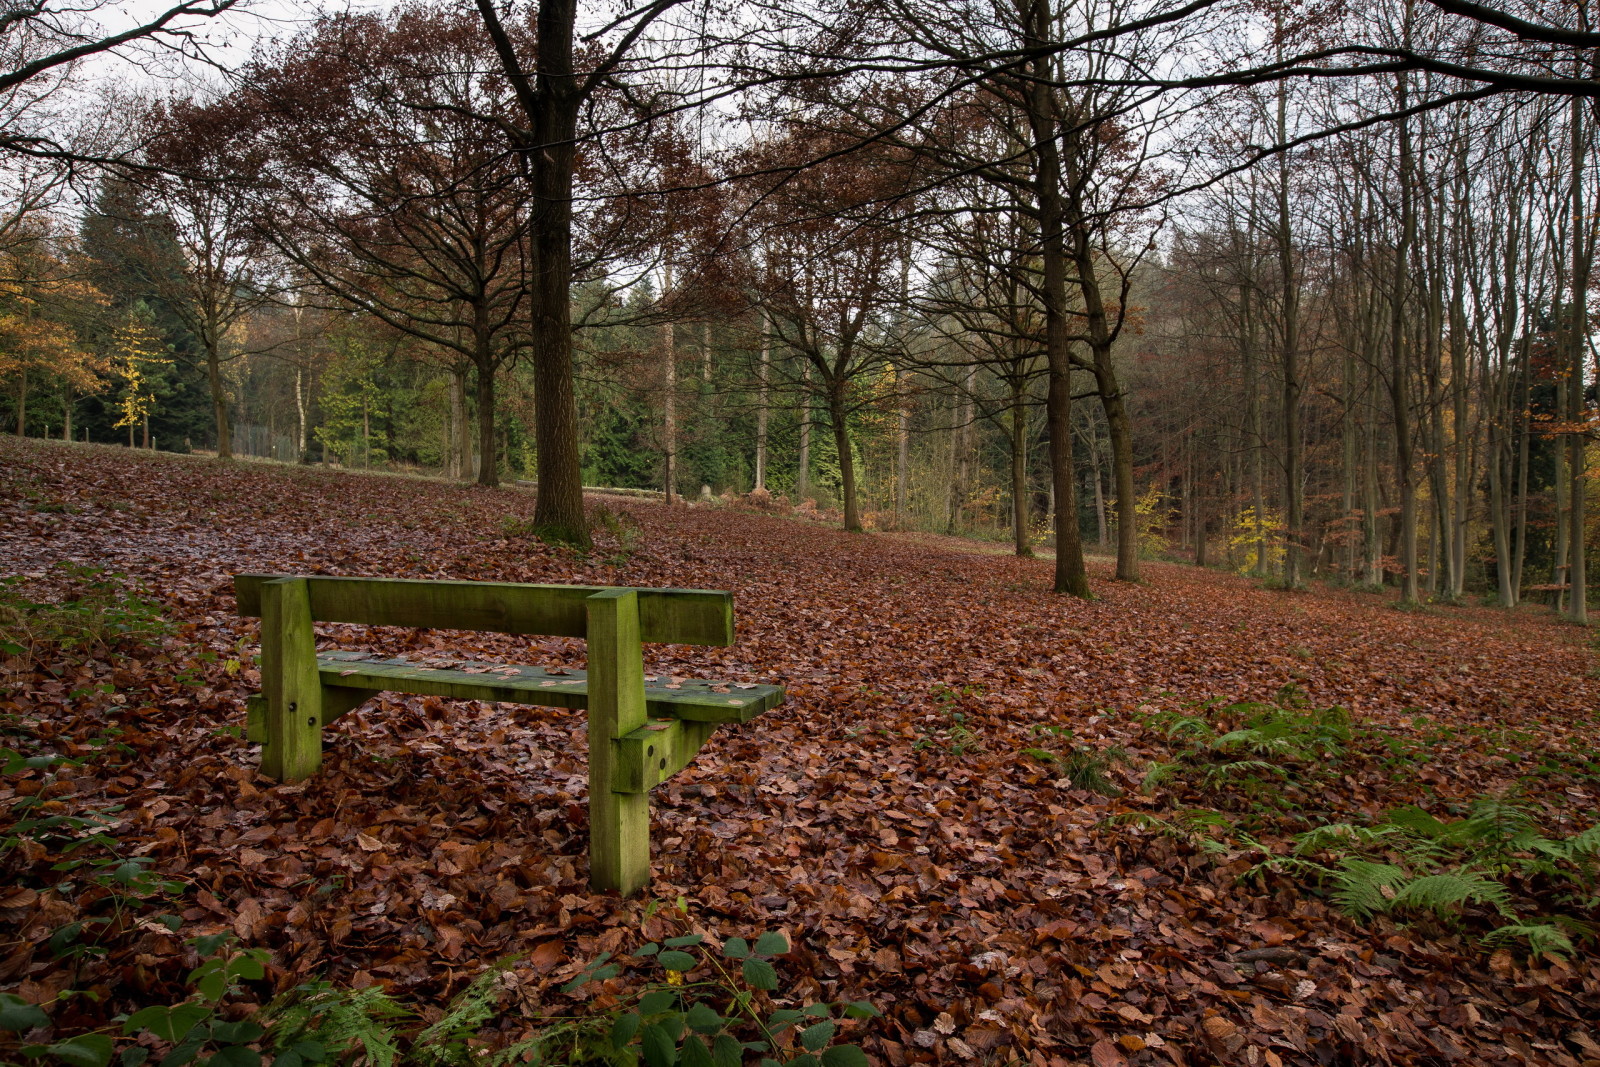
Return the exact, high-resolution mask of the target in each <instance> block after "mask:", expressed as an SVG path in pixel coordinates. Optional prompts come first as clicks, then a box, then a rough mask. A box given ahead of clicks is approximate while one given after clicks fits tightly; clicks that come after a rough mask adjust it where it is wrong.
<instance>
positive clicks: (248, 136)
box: [0, 0, 1600, 619]
mask: <svg viewBox="0 0 1600 1067" xmlns="http://www.w3.org/2000/svg"><path fill="white" fill-rule="evenodd" d="M232 8H233V5H232V4H231V3H223V4H221V5H218V6H216V7H202V6H200V5H196V4H192V3H191V4H184V5H180V6H179V7H178V8H175V9H173V11H174V12H175V13H176V15H175V17H176V18H177V21H174V22H171V23H167V24H162V25H159V26H157V27H156V28H155V29H150V28H149V27H146V28H145V29H144V31H143V32H141V33H140V34H136V35H135V43H137V42H139V41H142V42H143V44H144V47H143V48H142V49H136V50H134V51H129V50H128V45H127V44H126V43H124V44H123V45H122V46H121V50H120V51H118V50H117V49H111V50H110V51H107V50H106V48H107V47H108V41H109V42H110V43H112V44H115V43H116V42H114V41H110V38H99V37H96V36H95V33H94V32H91V27H97V26H98V24H97V23H93V22H92V21H91V19H90V15H89V14H88V13H83V12H79V13H73V14H68V13H62V12H54V11H52V10H51V9H50V5H48V4H45V5H43V6H41V7H40V8H38V9H37V10H34V11H32V13H31V14H28V15H27V16H26V17H24V18H21V19H20V20H19V21H17V22H15V23H11V24H8V27H9V28H8V29H7V30H6V33H7V34H8V37H7V44H8V47H10V48H12V49H13V52H14V56H13V58H14V60H15V66H16V71H17V73H16V74H15V75H14V76H12V77H11V78H10V79H9V80H8V81H7V83H6V85H5V87H4V89H3V92H4V93H5V94H6V96H5V104H4V107H5V113H4V115H3V116H0V118H3V121H4V123H5V129H6V140H5V147H6V148H7V151H6V153H5V156H4V166H5V176H6V180H7V182H8V188H7V196H6V199H5V201H4V203H5V212H4V217H3V218H0V261H3V271H0V273H3V276H4V278H3V289H0V380H3V382H4V390H3V393H0V419H3V420H4V424H5V425H7V426H8V427H9V428H11V429H12V430H13V431H14V432H15V433H17V434H19V435H27V436H37V437H55V438H60V439H62V440H72V441H95V442H112V443H121V444H125V445H127V446H129V447H135V448H153V449H160V450H169V451H179V452H188V451H205V452H212V453H215V454H217V455H218V456H221V457H230V456H251V457H263V458H270V459H274V460H279V461H283V462H289V463H302V464H308V463H309V464H332V465H339V466H344V467H360V468H370V469H384V470H407V471H421V472H426V473H432V474H440V475H444V476H448V477H451V478H458V479H463V480H476V481H478V482H479V483H481V484H484V485H493V484H497V483H498V482H499V481H500V480H502V479H526V480H528V481H530V482H533V483H535V484H538V485H539V486H540V488H541V493H542V497H544V498H547V499H548V501H549V507H548V509H545V507H544V505H541V515H540V519H539V525H540V527H541V529H542V530H544V531H545V532H546V533H548V534H549V535H551V536H554V537H556V538H558V539H559V538H563V537H565V538H567V539H578V540H581V539H583V538H584V537H585V536H586V534H585V533H584V532H583V530H584V527H583V524H582V523H581V522H579V521H577V520H576V519H574V517H573V516H574V515H575V514H577V513H578V510H581V502H580V503H577V504H574V503H573V502H574V501H575V500H577V499H578V498H577V497H576V496H575V494H576V493H577V492H578V487H579V486H580V485H589V486H608V487H617V488H632V489H648V490H656V491H660V492H663V493H664V494H665V495H666V496H667V497H668V498H669V499H672V498H675V497H677V496H680V495H681V496H684V497H687V498H689V499H691V500H693V499H695V498H697V497H700V496H703V495H704V494H706V493H709V494H711V495H713V496H716V497H729V496H733V497H739V498H741V499H743V500H744V501H746V502H749V503H753V504H755V505H757V506H761V507H770V508H777V509H780V510H781V509H784V508H789V507H804V508H810V507H817V508H820V509H822V510H823V511H824V512H827V511H828V510H830V509H832V510H836V511H837V512H838V514H839V518H840V519H841V520H842V521H843V523H844V524H845V526H846V528H849V529H860V528H880V529H886V528H900V529H921V530H932V531H939V532H960V533H968V534H976V535H979V536H986V537H993V538H996V539H1004V538H1009V539H1011V540H1012V541H1013V542H1014V544H1015V548H1016V551H1017V552H1019V553H1023V554H1027V553H1030V552H1031V551H1032V550H1033V549H1034V547H1035V546H1039V545H1045V546H1048V547H1053V548H1055V549H1057V558H1058V568H1057V580H1056V585H1057V588H1058V590H1062V591H1071V592H1079V593H1082V592H1084V591H1085V590H1086V586H1084V585H1083V583H1082V580H1081V574H1082V566H1081V546H1080V542H1088V543H1091V544H1099V545H1102V546H1106V548H1107V550H1108V551H1109V550H1112V549H1114V550H1115V551H1116V553H1117V556H1118V574H1119V576H1120V577H1123V578H1129V579H1131V578H1137V577H1138V575H1139V561H1140V559H1141V558H1148V557H1152V556H1159V555H1162V554H1174V555H1178V556H1181V557H1183V558H1187V559H1193V560H1194V561H1195V562H1198V563H1202V564H1220V563H1225V564H1226V565H1228V566H1230V567H1233V568H1236V569H1239V570H1241V571H1246V572H1250V573H1254V574H1257V575H1260V576H1266V577H1271V578H1273V579H1274V580H1276V581H1280V582H1282V583H1284V584H1285V585H1288V586H1291V587H1292V586H1297V585H1300V584H1302V583H1303V582H1304V581H1305V580H1306V579H1307V578H1310V577H1318V578H1323V579H1328V580H1335V581H1340V582H1347V583H1351V584H1356V585H1363V586H1367V587H1380V586H1382V585H1397V586H1399V587H1400V590H1401V594H1402V596H1403V598H1404V599H1407V600H1417V599H1419V598H1421V597H1423V596H1425V595H1426V596H1431V597H1436V598H1445V599H1460V598H1461V597H1463V596H1465V595H1467V594H1468V593H1473V594H1482V595H1487V596H1490V597H1493V598H1494V599H1495V600H1496V601H1497V602H1499V603H1501V604H1504V605H1512V604H1515V603H1517V602H1518V601H1519V600H1520V599H1522V598H1524V597H1528V596H1534V597H1539V598H1546V599H1549V600H1551V601H1552V602H1554V603H1555V604H1556V606H1557V607H1558V609H1560V610H1564V611H1566V612H1567V613H1568V614H1570V615H1572V616H1573V617H1574V618H1577V619H1582V618H1583V617H1584V616H1585V605H1586V600H1587V593H1586V588H1587V584H1588V583H1587V575H1588V571H1589V568H1590V563H1589V561H1588V559H1587V554H1586V553H1585V551H1584V548H1585V545H1586V543H1587V541H1588V539H1589V537H1590V533H1591V530H1590V528H1591V525H1592V523H1591V519H1590V512H1591V511H1592V508H1591V507H1590V506H1589V503H1588V500H1587V496H1588V494H1587V492H1586V486H1587V482H1588V477H1589V470H1590V467H1591V462H1590V457H1589V445H1590V443H1591V439H1592V436H1593V435H1592V433H1591V426H1590V422H1591V413H1592V410H1593V408H1594V405H1595V392H1594V385H1593V378H1594V365H1593V359H1592V357H1593V348H1592V341H1593V338H1592V331H1591V325H1592V324H1591V318H1590V310H1589V300H1588V296H1589V290H1590V289H1591V288H1592V286H1593V270H1592V262H1593V257H1594V248H1595V228H1596V219H1597V218H1600V213H1597V212H1596V211H1595V210H1593V207H1592V204H1593V200H1594V198H1595V196H1596V193H1597V191H1600V189H1597V184H1596V171H1595V167H1594V158H1593V157H1594V147H1595V145H1594V141H1595V133H1596V129H1597V126H1600V124H1597V123H1596V122H1595V121H1594V118H1593V116H1592V115H1591V111H1592V105H1591V103H1590V101H1591V100H1592V99H1593V97H1594V83H1593V81H1592V80H1590V79H1589V78H1588V74H1589V73H1590V70H1591V68H1590V66H1589V65H1588V64H1590V62H1591V59H1590V58H1589V57H1590V55H1591V51H1590V49H1591V48H1592V46H1593V45H1594V44H1595V40H1596V39H1595V38H1594V35H1592V34H1590V33H1589V32H1588V29H1587V22H1586V19H1587V14H1586V13H1585V12H1586V9H1585V8H1583V7H1582V6H1581V5H1580V7H1579V8H1577V9H1568V8H1561V9H1560V10H1556V9H1554V8H1551V9H1550V10H1549V11H1545V10H1544V9H1543V8H1539V7H1537V5H1534V6H1531V7H1529V9H1528V10H1527V11H1524V12H1522V13H1521V15H1518V14H1514V13H1505V12H1486V11H1485V9H1479V8H1471V9H1468V8H1465V7H1462V6H1461V5H1459V4H1455V3H1444V2H1436V3H1415V2H1405V3H1395V4H1388V5H1377V6H1367V5H1363V6H1361V7H1360V8H1359V10H1357V9H1345V8H1343V7H1342V6H1340V5H1338V4H1331V5H1294V4H1285V5H1252V4H1239V5H1225V4H1217V3H1196V4H1190V5H1188V6H1186V7H1173V6H1171V5H1165V4H1161V3H1154V4H1126V3H1124V2H1122V0H1086V2H1083V3H1062V4H1051V3H1028V4H1018V5H1015V6H1009V5H1001V6H998V7H992V8H991V7H989V6H986V5H955V6H954V7H951V6H950V5H929V6H923V5H919V4H915V3H903V4H892V5H888V6H883V7H874V8H872V9H862V10H857V9H855V8H851V7H848V6H840V7H838V9H837V10H834V8H833V7H828V6H826V5H825V6H824V8H819V9H818V10H817V11H815V12H795V11H788V10H785V9H782V8H779V7H767V6H761V7H752V8H751V9H749V11H747V12H746V13H745V14H744V15H728V14H722V13H717V12H713V11H712V10H711V9H709V8H707V9H706V10H703V11H702V10H700V9H699V8H696V7H694V6H693V5H687V4H670V3H664V4H657V5H653V6H651V7H650V8H648V9H647V10H646V9H641V10H639V11H630V12H622V13H620V15H619V17H620V20H621V21H619V22H617V23H614V24H607V23H606V21H605V15H604V13H603V12H600V11H598V10H597V11H594V12H588V11H584V12H579V11H578V10H577V9H576V7H575V6H569V5H561V4H557V5H540V6H536V7H534V8H530V9H528V10H526V11H522V10H520V9H519V10H517V11H515V12H513V13H512V15H511V16H510V17H507V18H505V19H504V20H502V19H501V17H500V16H499V15H497V14H494V12H493V11H492V10H491V9H489V8H484V7H481V6H480V7H479V8H478V9H471V8H463V7H458V6H453V5H450V4H438V3H428V2H409V3H406V4H401V5H396V6H393V7H390V8H387V9H384V10H381V11H378V10H374V11H365V12H347V13H326V14H317V15H313V16H307V17H306V18H304V19H301V20H299V21H296V22H293V23H292V24H263V25H269V26H271V28H272V32H270V33H269V32H253V33H252V35H251V36H250V39H249V40H248V41H246V42H244V43H241V40H240V39H239V38H237V37H236V39H235V40H234V41H233V43H232V45H231V49H230V50H225V51H223V52H221V53H216V52H209V51H207V46H206V45H205V44H204V43H203V36H201V35H197V34H195V33H194V32H193V31H192V27H193V26H196V25H200V24H209V21H210V20H212V19H214V18H217V17H219V16H222V17H234V16H236V15H238V14H239V12H237V11H233V10H230V9H232ZM113 10H114V9H106V11H104V12H101V15H102V16H105V15H107V14H108V13H110V12H112V11H113ZM1574 11H1576V14H1574ZM169 14H170V13H169ZM1524 15H1525V16H1527V18H1523V17H1522V16H1524ZM185 19H187V20H188V21H187V22H185V21H184V20H185ZM563 19H565V20H566V25H567V27H568V29H567V30H566V31H564V33H563V32H562V31H560V28H559V26H558V25H557V24H558V23H561V22H562V20H563ZM1573 19H1576V20H1577V21H1576V22H1573ZM541 20H543V21H541ZM591 23H592V25H591ZM1569 23H1570V24H1571V25H1570V26H1569V25H1568V24H1569ZM152 25H155V24H152ZM179 26H189V27H191V28H190V29H185V30H183V31H181V32H180V31H177V27H179ZM261 28H262V27H261V26H255V30H256V31H260V30H261ZM574 28H575V29H574ZM96 32H98V30H97V31H96ZM240 32H241V33H242V32H243V31H242V30H241V31H240ZM574 32H576V33H577V34H578V36H577V37H573V33H574ZM74 42H87V43H83V44H77V43H74ZM197 42H202V43H197ZM75 49H76V53H75V52H74V50H75ZM113 55H115V56H116V57H117V58H114V59H113V58H110V57H111V56H113ZM219 55H221V56H226V57H230V61H229V62H227V63H223V62H221V60H219V58H218V56H219ZM63 57H64V58H63ZM86 57H89V58H86ZM563 72H571V73H563ZM91 104H92V105H93V106H92V107H89V108H88V109H87V110H86V105H91ZM86 115H87V116H88V117H85V116H86ZM558 143H559V145H560V146H561V151H552V150H551V149H550V146H551V145H555V144H558ZM541 145H542V146H543V147H540V146H541ZM551 183H554V184H551ZM575 509H576V510H575ZM1574 579H1575V581H1574ZM1574 585H1576V591H1575V592H1574V591H1573V587H1574Z"/></svg>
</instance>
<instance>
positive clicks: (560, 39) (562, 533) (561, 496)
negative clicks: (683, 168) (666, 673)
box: [477, 0, 589, 547]
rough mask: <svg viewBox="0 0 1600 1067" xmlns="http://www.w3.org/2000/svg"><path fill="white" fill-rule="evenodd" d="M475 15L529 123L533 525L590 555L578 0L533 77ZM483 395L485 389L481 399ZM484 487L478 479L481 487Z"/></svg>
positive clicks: (546, 22) (554, 17)
mask: <svg viewBox="0 0 1600 1067" xmlns="http://www.w3.org/2000/svg"><path fill="white" fill-rule="evenodd" d="M477 7H478V12H479V15H480V16H481V17H482V19H483V23H484V26H485V28H486V29H487V30H488V31H489V36H490V38H491V40H492V41H493V43H494V47H495V51H496V53H497V54H498V56H499V58H500V63H501V67H502V69H503V70H504V71H505V73H506V75H507V77H508V79H509V80H510V82H511V84H512V88H513V90H514V91H515V93H516V97H517V103H518V106H519V107H520V108H521V110H522V113H523V116H524V118H526V120H527V123H528V129H527V130H526V131H525V132H524V135H523V136H524V138H525V140H524V143H523V144H522V145H521V146H520V147H521V148H522V149H523V151H522V153H521V154H520V159H521V160H522V163H523V165H524V166H525V168H526V171H525V173H526V176H527V178H528V180H529V183H530V186H531V190H532V192H533V204H534V206H533V210H532V212H531V215H530V218H529V230H530V233H531V235H532V246H533V278H532V279H531V284H530V285H529V287H528V296H529V313H530V314H529V317H530V320H531V322H530V331H529V332H530V335H531V337H530V339H531V341H532V345H531V348H532V363H533V390H534V447H535V449H536V450H537V461H536V474H535V477H536V479H537V481H538V485H539V497H538V501H537V503H536V504H535V506H534V524H535V525H536V526H537V527H538V528H539V531H540V536H541V537H544V538H545V539H547V540H556V541H562V542H565V543H567V544H572V545H578V546H580V547H588V545H589V529H588V525H587V524H586V523H585V522H584V516H583V471H582V468H581V467H580V462H579V456H578V404H577V397H576V394H575V390H574V387H573V369H572V309H571V299H572V182H573V172H574V169H575V166H576V162H577V126H578V110H579V108H580V107H581V106H582V105H583V98H584V86H583V85H582V83H581V82H580V80H579V79H578V77H577V76H576V74H575V72H574V69H573V27H574V24H575V22H576V19H577V0H541V2H540V4H539V6H538V15H537V17H536V27H535V28H536V30H537V33H536V44H535V49H536V55H535V59H534V62H533V63H532V64H530V65H529V66H528V68H526V69H525V68H524V67H523V65H522V63H521V61H520V60H519V59H518V58H517V54H516V46H515V44H514V43H513V42H512V40H511V38H510V35H509V34H507V33H506V31H505V28H504V26H503V25H502V24H501V22H500V14H499V10H498V8H497V6H496V5H495V4H494V3H493V0H477ZM482 392H483V385H482V383H481V382H480V383H479V394H480V396H481V395H482ZM491 396H492V385H491ZM478 418H479V420H480V439H484V438H485V435H487V438H486V439H487V440H489V441H490V442H492V441H493V439H494V438H493V436H492V426H493V412H492V411H480V412H479V413H478ZM492 460H493V451H492V445H491V450H490V451H489V452H488V454H486V455H485V456H484V463H483V466H484V469H485V470H492V469H493V462H492ZM483 478H484V475H483V473H482V472H480V474H479V481H480V482H482V481H483Z"/></svg>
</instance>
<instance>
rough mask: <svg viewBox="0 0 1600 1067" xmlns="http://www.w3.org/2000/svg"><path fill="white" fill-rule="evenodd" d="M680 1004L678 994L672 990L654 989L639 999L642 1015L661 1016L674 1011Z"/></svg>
mask: <svg viewBox="0 0 1600 1067" xmlns="http://www.w3.org/2000/svg"><path fill="white" fill-rule="evenodd" d="M677 1002H678V994H677V993H674V992H673V991H672V990H670V989H652V990H651V991H650V992H648V993H646V994H645V995H644V996H642V997H640V998H639V1014H640V1015H660V1014H661V1013H662V1012H664V1011H670V1010H672V1006H673V1005H674V1004H676V1003H677Z"/></svg>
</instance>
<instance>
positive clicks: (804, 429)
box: [794, 363, 811, 504]
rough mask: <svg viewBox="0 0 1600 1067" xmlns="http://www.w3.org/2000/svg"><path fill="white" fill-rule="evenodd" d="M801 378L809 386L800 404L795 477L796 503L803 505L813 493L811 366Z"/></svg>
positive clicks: (806, 367)
mask: <svg viewBox="0 0 1600 1067" xmlns="http://www.w3.org/2000/svg"><path fill="white" fill-rule="evenodd" d="M801 377H802V379H803V380H804V381H805V383H806V385H807V387H808V388H807V391H806V392H805V393H803V394H802V399H801V402H800V469H799V470H798V471H796V472H795V476H794V499H795V503H797V504H799V503H802V502H803V501H804V500H805V498H806V494H807V493H809V492H810V491H811V393H810V390H809V386H810V384H811V364H810V363H807V364H806V365H805V366H804V367H802V368H801Z"/></svg>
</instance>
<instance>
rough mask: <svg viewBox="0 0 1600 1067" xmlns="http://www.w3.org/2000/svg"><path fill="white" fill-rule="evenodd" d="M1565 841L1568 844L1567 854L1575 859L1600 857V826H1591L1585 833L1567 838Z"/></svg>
mask: <svg viewBox="0 0 1600 1067" xmlns="http://www.w3.org/2000/svg"><path fill="white" fill-rule="evenodd" d="M1563 843H1564V844H1565V845H1566V850H1567V855H1568V856H1569V857H1570V858H1571V859H1573V860H1584V859H1591V858H1594V857H1600V826H1591V827H1589V828H1588V829H1587V830H1585V831H1584V832H1583V833H1581V834H1578V835H1576V836H1574V837H1569V838H1567V839H1566V841H1565V842H1563Z"/></svg>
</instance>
